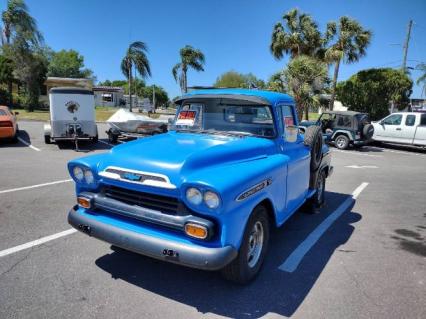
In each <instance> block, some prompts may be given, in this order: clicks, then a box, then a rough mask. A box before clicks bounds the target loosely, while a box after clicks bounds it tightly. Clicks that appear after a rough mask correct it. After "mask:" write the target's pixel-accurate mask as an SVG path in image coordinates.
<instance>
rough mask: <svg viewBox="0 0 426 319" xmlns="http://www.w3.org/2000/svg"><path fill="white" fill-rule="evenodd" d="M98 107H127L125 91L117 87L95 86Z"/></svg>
mask: <svg viewBox="0 0 426 319" xmlns="http://www.w3.org/2000/svg"><path fill="white" fill-rule="evenodd" d="M93 93H94V94H95V105H96V106H112V107H120V106H124V105H126V100H125V98H124V90H123V88H121V87H117V86H94V87H93Z"/></svg>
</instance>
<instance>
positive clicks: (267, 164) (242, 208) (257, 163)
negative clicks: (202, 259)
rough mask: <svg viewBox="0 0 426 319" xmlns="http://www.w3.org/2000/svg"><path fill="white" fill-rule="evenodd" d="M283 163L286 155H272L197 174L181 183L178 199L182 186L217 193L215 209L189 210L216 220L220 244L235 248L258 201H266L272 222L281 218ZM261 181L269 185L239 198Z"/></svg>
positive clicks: (282, 207)
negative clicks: (268, 202)
mask: <svg viewBox="0 0 426 319" xmlns="http://www.w3.org/2000/svg"><path fill="white" fill-rule="evenodd" d="M287 163H288V157H287V156H286V155H283V154H275V155H272V156H268V157H266V158H263V159H259V160H253V161H246V162H242V163H236V164H232V165H224V166H220V167H213V168H209V169H205V170H202V171H198V172H196V173H193V174H191V175H190V176H188V177H187V179H186V180H185V182H184V184H183V187H182V190H181V191H182V198H184V192H185V191H186V188H187V187H186V185H191V186H193V185H197V184H199V185H203V187H206V188H210V189H214V190H215V191H216V192H218V193H219V194H220V197H221V201H222V203H221V206H220V208H219V209H217V210H209V209H208V208H207V207H203V206H202V205H200V206H199V207H191V206H190V208H191V209H193V210H195V211H197V212H199V213H200V214H203V215H206V216H210V217H213V218H214V219H215V220H216V221H217V223H218V225H219V227H220V230H221V239H220V240H221V243H222V245H232V246H233V247H235V248H239V246H240V244H241V240H242V236H243V234H244V229H245V225H246V223H247V221H248V219H249V217H250V214H251V212H252V211H253V209H254V208H255V207H256V206H257V205H258V204H259V203H260V202H261V201H263V200H265V199H268V200H270V202H271V203H272V210H273V212H272V213H273V215H274V217H275V218H274V219H275V221H277V220H280V219H282V218H280V215H282V213H283V212H284V211H285V208H286V207H285V202H286V176H287ZM264 181H270V183H268V185H265V187H262V188H259V189H256V191H254V192H252V193H250V194H249V196H246V197H244V198H243V199H241V198H240V199H239V197H240V196H241V195H242V194H244V193H245V192H247V191H250V190H251V189H252V188H253V187H255V186H256V185H258V184H259V183H262V182H264Z"/></svg>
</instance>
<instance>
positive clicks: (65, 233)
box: [0, 228, 77, 258]
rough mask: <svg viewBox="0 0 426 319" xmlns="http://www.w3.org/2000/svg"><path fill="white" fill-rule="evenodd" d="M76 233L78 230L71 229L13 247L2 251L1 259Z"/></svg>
mask: <svg viewBox="0 0 426 319" xmlns="http://www.w3.org/2000/svg"><path fill="white" fill-rule="evenodd" d="M75 232H77V230H75V229H74V228H71V229H68V230H65V231H63V232H60V233H57V234H53V235H50V236H46V237H42V238H39V239H36V240H33V241H30V242H28V243H25V244H22V245H19V246H15V247H12V248H8V249H5V250H2V251H0V258H1V257H4V256H7V255H10V254H14V253H17V252H18V251H21V250H24V249H28V248H31V247H34V246H38V245H41V244H44V243H47V242H48V241H51V240H55V239H58V238H61V237H64V236H68V235H71V234H74V233H75Z"/></svg>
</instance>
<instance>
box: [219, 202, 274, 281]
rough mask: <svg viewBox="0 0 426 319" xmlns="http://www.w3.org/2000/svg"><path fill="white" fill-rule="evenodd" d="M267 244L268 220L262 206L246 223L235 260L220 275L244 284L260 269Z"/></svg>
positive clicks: (258, 207)
mask: <svg viewBox="0 0 426 319" xmlns="http://www.w3.org/2000/svg"><path fill="white" fill-rule="evenodd" d="M268 243H269V219H268V213H267V210H266V208H265V207H264V206H261V205H260V206H257V207H256V208H255V209H254V210H253V213H252V215H251V217H250V219H249V221H248V223H247V226H246V229H245V231H244V237H243V241H242V243H241V247H240V250H239V252H238V256H237V258H235V259H234V260H233V261H232V262H231V263H230V264H229V265H227V266H226V267H225V268H224V269H222V275H223V276H224V277H225V278H226V279H228V280H231V281H234V282H237V283H240V284H245V283H247V282H249V281H250V280H252V279H253V278H254V277H255V276H256V275H257V274H258V273H259V270H260V268H261V267H262V264H263V261H264V259H265V255H266V251H267V249H268Z"/></svg>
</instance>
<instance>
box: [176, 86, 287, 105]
mask: <svg viewBox="0 0 426 319" xmlns="http://www.w3.org/2000/svg"><path fill="white" fill-rule="evenodd" d="M203 98H227V99H239V100H245V101H248V102H252V103H258V104H262V105H271V106H275V105H278V104H280V103H287V104H294V99H293V98H292V97H291V96H290V95H288V94H284V93H277V92H272V91H261V90H249V89H207V90H196V91H192V92H189V93H187V94H185V95H183V96H181V97H179V98H177V99H176V100H175V103H177V104H181V103H182V102H183V101H187V100H196V99H203Z"/></svg>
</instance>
